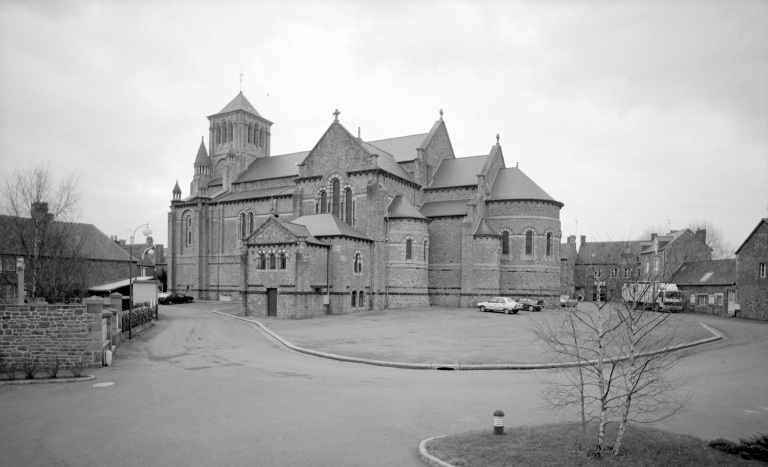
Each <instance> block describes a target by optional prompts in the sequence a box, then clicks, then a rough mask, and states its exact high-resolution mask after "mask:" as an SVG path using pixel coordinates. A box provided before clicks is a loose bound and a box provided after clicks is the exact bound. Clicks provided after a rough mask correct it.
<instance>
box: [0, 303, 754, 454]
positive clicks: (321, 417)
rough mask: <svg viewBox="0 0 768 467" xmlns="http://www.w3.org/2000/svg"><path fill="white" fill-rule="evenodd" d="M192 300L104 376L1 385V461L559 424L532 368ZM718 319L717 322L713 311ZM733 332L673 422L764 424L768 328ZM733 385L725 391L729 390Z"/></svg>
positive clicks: (170, 311)
mask: <svg viewBox="0 0 768 467" xmlns="http://www.w3.org/2000/svg"><path fill="white" fill-rule="evenodd" d="M205 306H206V304H199V305H195V306H187V307H181V306H174V307H164V308H162V309H161V316H162V317H163V318H164V319H162V320H161V321H159V322H158V324H157V326H156V327H155V328H153V329H152V330H150V331H149V332H148V333H146V334H144V335H142V336H140V337H138V338H136V339H134V340H133V341H132V342H130V343H128V344H127V345H124V346H123V347H122V348H121V350H120V353H119V355H118V356H117V358H116V359H115V361H114V366H112V367H109V368H101V369H95V370H94V371H92V373H93V374H96V375H97V382H105V381H111V382H114V383H115V385H113V386H110V387H106V388H93V387H91V385H92V384H93V383H94V382H89V383H75V384H55V385H35V386H0V420H2V423H0V459H1V460H2V462H0V463H2V464H3V465H20V466H21V465H24V466H36V465H40V466H51V465H53V466H68V465H71V466H91V465H93V466H95V465H114V466H134V465H136V466H139V465H141V466H145V465H157V466H166V465H167V466H176V465H184V466H211V465H217V464H224V465H227V466H239V465H248V466H254V465H269V466H362V465H365V466H392V465H398V466H421V465H423V464H422V463H421V461H420V460H419V459H418V455H417V446H418V443H419V441H420V440H422V439H424V438H427V437H431V436H435V435H440V434H447V433H452V432H460V431H466V430H475V429H483V428H490V426H491V424H492V413H493V411H494V410H496V409H502V410H504V412H505V413H507V420H506V423H507V425H508V426H510V425H520V424H536V423H544V422H549V421H555V420H556V418H554V417H553V415H552V414H551V413H550V412H548V411H547V410H544V409H541V408H538V404H539V402H538V401H539V397H538V384H537V380H536V373H535V372H443V371H418V370H398V369H391V368H383V367H374V366H367V365H358V364H352V363H343V362H337V361H332V360H325V359H320V358H316V357H311V356H307V355H302V354H298V353H294V352H292V351H289V350H286V349H285V348H283V347H281V346H279V345H278V344H276V343H275V342H274V341H272V340H271V339H270V338H268V337H267V336H266V335H264V334H263V333H261V332H260V331H258V330H256V329H255V328H254V327H252V326H250V325H248V324H245V323H242V322H239V321H235V320H231V319H227V318H224V317H221V316H218V315H215V314H211V313H209V312H207V311H205V310H203V309H202V308H205ZM710 321H711V322H710ZM707 322H708V323H709V324H712V323H713V322H714V323H715V324H714V325H715V327H716V328H718V329H721V330H723V331H724V332H725V333H726V335H728V336H729V337H730V339H729V340H727V341H725V342H723V343H718V344H714V345H712V346H711V348H708V349H705V350H704V351H703V352H701V353H698V354H695V355H693V356H691V357H688V358H686V359H685V360H684V365H685V369H686V370H688V371H692V372H694V373H702V374H706V376H702V377H700V378H699V380H698V382H697V383H696V384H697V395H696V398H695V400H694V401H695V410H691V411H689V413H687V414H684V415H682V416H680V417H677V418H676V419H674V420H671V421H670V422H669V424H668V425H669V426H668V427H669V428H670V429H672V430H675V431H679V432H684V433H690V434H694V435H698V436H702V437H705V438H714V437H719V436H727V437H731V438H738V437H739V436H748V435H751V434H754V433H755V432H757V431H760V430H762V431H766V429H767V426H766V425H767V423H766V422H767V421H768V400H766V396H765V395H766V394H768V374H767V373H768V370H767V369H766V364H765V362H766V356H768V339H766V337H768V326H767V325H764V324H754V323H747V324H741V323H743V322H738V321H734V320H721V321H719V320H717V319H712V318H710V319H709V320H708V321H707ZM724 395H725V397H724Z"/></svg>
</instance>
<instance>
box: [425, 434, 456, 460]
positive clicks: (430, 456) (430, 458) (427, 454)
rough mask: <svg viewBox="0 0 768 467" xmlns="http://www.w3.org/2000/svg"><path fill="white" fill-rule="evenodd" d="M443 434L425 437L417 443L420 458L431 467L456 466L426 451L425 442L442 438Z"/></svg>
mask: <svg viewBox="0 0 768 467" xmlns="http://www.w3.org/2000/svg"><path fill="white" fill-rule="evenodd" d="M443 436H445V435H443ZM443 436H433V437H432V438H427V439H425V440H424V441H422V442H421V443H420V444H419V457H421V460H423V461H424V462H425V463H427V464H429V465H431V466H432V467H456V466H455V465H453V464H449V463H447V462H445V461H442V460H440V459H438V458H437V457H435V456H433V455H432V454H430V453H428V452H427V443H428V442H430V441H432V440H433V439H437V438H442V437H443Z"/></svg>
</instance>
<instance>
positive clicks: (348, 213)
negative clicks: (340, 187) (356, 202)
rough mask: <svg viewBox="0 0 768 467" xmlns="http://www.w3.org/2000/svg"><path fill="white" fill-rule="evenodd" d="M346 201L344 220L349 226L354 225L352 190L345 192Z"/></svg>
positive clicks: (348, 189)
mask: <svg viewBox="0 0 768 467" xmlns="http://www.w3.org/2000/svg"><path fill="white" fill-rule="evenodd" d="M344 201H345V204H344V207H345V208H346V212H345V213H344V220H345V221H347V224H349V225H352V188H347V189H346V190H344Z"/></svg>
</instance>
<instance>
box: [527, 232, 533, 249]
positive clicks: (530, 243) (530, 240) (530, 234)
mask: <svg viewBox="0 0 768 467" xmlns="http://www.w3.org/2000/svg"><path fill="white" fill-rule="evenodd" d="M525 254H526V255H532V254H533V232H532V231H530V230H529V231H527V232H525Z"/></svg>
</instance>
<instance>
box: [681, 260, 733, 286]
mask: <svg viewBox="0 0 768 467" xmlns="http://www.w3.org/2000/svg"><path fill="white" fill-rule="evenodd" d="M736 276H737V271H736V260H735V259H715V260H710V261H691V262H687V263H683V265H682V266H680V269H678V270H677V272H676V273H675V275H674V277H673V278H672V281H671V282H673V283H674V284H676V285H678V286H680V285H688V286H696V285H699V286H702V285H734V284H735V283H736Z"/></svg>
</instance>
